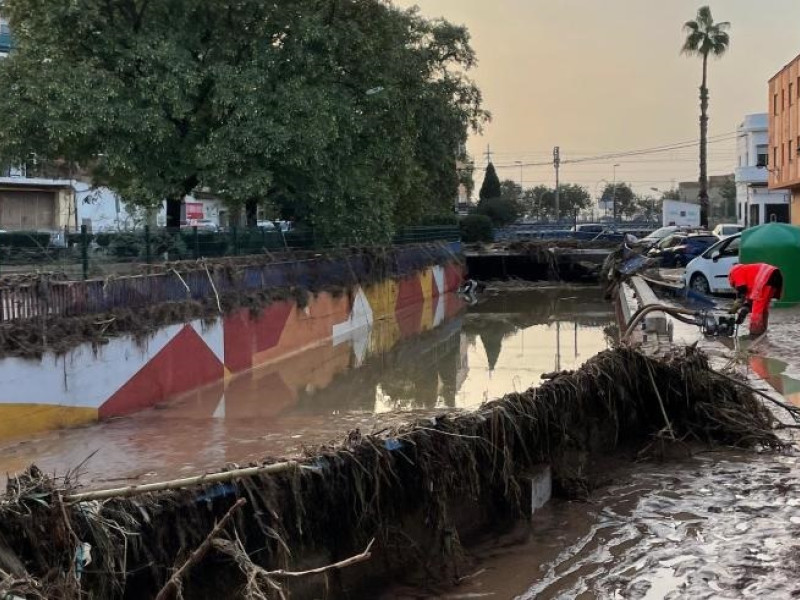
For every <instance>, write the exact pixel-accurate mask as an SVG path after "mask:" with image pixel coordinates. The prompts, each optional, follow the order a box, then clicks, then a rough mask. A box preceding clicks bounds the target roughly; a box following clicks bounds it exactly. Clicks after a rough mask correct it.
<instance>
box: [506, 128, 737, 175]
mask: <svg viewBox="0 0 800 600" xmlns="http://www.w3.org/2000/svg"><path fill="white" fill-rule="evenodd" d="M736 137H737V134H736V132H735V131H734V132H731V133H725V134H719V135H716V136H712V137H711V138H709V140H708V144H718V143H721V142H727V141H732V140H734V139H735V138H736ZM699 145H700V141H699V140H694V141H687V142H676V143H673V144H665V145H661V146H653V147H651V148H642V149H639V150H627V151H621V152H613V153H607V154H598V155H595V156H586V157H579V158H572V159H565V160H562V161H561V163H562V164H578V163H587V162H600V161H603V160H613V159H618V158H625V157H629V156H644V155H648V154H660V153H662V152H671V151H674V150H682V149H686V148H692V147H694V146H699ZM551 164H552V162H551V161H547V162H544V161H542V162H529V163H525V162H522V166H523V167H543V166H549V165H551ZM514 166H516V167H519V166H520V164H519V163H514V164H511V165H495V168H505V167H514Z"/></svg>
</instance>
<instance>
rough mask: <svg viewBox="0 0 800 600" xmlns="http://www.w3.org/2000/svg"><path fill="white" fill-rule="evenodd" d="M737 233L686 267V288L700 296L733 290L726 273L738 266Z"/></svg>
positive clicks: (738, 238) (709, 249)
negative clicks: (700, 294) (698, 293)
mask: <svg viewBox="0 0 800 600" xmlns="http://www.w3.org/2000/svg"><path fill="white" fill-rule="evenodd" d="M741 239H742V234H741V233H738V234H735V235H732V236H730V237H727V238H725V239H723V240H720V241H719V242H717V243H716V244H714V245H713V246H711V247H710V248H708V250H706V251H705V252H703V253H702V254H701V255H700V256H698V257H697V258H695V259H694V260H693V261H692V262H690V263H689V264H688V265H687V266H686V274H685V275H684V281H685V283H686V286H687V287H689V288H691V289H693V290H695V291H697V292H700V293H702V294H724V293H731V292H733V290H732V289H731V287H730V283H728V273H729V272H730V270H731V268H732V267H733V266H734V265H736V264H739V244H740V243H741Z"/></svg>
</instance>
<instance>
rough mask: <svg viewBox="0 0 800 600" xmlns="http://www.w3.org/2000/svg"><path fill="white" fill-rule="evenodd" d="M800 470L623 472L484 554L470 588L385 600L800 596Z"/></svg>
mask: <svg viewBox="0 0 800 600" xmlns="http://www.w3.org/2000/svg"><path fill="white" fill-rule="evenodd" d="M799 460H800V457H798V455H797V454H796V453H781V454H777V455H776V454H771V453H768V454H756V453H750V452H746V453H743V452H738V451H726V450H721V451H715V452H705V453H700V454H697V455H695V456H694V457H693V458H691V459H686V460H680V461H678V462H670V463H658V464H653V463H650V462H646V463H642V464H637V465H633V466H632V465H630V464H628V465H624V466H622V465H617V467H616V468H615V469H614V471H613V474H612V475H611V477H612V478H613V480H614V482H613V483H612V484H611V485H609V486H607V487H605V488H604V489H601V490H598V491H597V492H596V493H595V494H593V495H592V497H591V499H590V500H589V501H588V502H567V501H563V500H558V499H555V500H553V501H552V502H551V503H550V504H548V505H547V506H545V507H544V508H542V509H540V510H539V511H537V513H536V514H535V515H534V517H533V519H532V521H531V523H530V524H529V525H527V526H525V527H522V528H519V529H517V530H516V531H515V532H514V533H513V534H509V535H507V536H504V537H503V538H500V539H492V540H487V541H486V542H485V543H484V544H483V545H481V546H480V547H478V548H476V549H475V551H474V554H473V562H472V568H471V571H470V573H468V574H466V575H467V576H466V577H465V578H464V580H463V582H462V583H461V584H460V585H457V586H453V587H447V588H440V589H431V588H425V587H417V588H411V587H408V586H404V587H395V588H393V589H391V590H389V591H387V592H386V594H384V596H382V598H383V599H384V600H388V599H390V598H391V599H397V600H401V599H403V600H411V599H414V600H422V599H434V598H440V599H445V598H446V599H451V600H455V599H460V598H464V599H466V598H476V599H480V598H487V599H497V600H500V599H511V598H517V599H519V600H533V599H555V598H563V599H567V598H570V599H571V598H580V599H583V600H589V599H594V598H598V599H599V598H610V599H617V598H625V599H626V600H645V599H647V600H653V599H662V598H664V599H678V598H702V599H709V600H710V599H712V598H714V599H716V598H792V597H797V596H798V595H800V583H798V581H797V577H796V573H797V569H798V567H800V516H798V515H799V514H800V464H798V461H799Z"/></svg>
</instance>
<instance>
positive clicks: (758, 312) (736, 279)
mask: <svg viewBox="0 0 800 600" xmlns="http://www.w3.org/2000/svg"><path fill="white" fill-rule="evenodd" d="M728 280H729V281H730V283H731V287H732V288H733V289H735V290H736V293H737V296H738V301H740V302H742V303H743V308H742V309H741V310H740V311H739V313H738V318H737V320H736V323H737V324H738V325H741V324H742V323H743V322H744V320H745V318H746V317H747V314H748V313H750V333H751V334H752V335H761V334H762V333H764V332H765V331H766V330H767V322H768V321H769V303H770V301H771V300H772V299H773V298H780V297H781V295H782V294H783V275H782V274H781V271H780V269H778V268H777V267H773V266H772V265H768V264H766V263H754V264H751V265H735V266H734V267H733V268H732V269H731V271H730V273H728Z"/></svg>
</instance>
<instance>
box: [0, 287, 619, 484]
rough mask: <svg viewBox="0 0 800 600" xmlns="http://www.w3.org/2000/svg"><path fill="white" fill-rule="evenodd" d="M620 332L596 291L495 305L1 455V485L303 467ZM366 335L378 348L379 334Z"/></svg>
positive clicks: (457, 405)
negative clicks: (37, 477)
mask: <svg viewBox="0 0 800 600" xmlns="http://www.w3.org/2000/svg"><path fill="white" fill-rule="evenodd" d="M612 322H613V312H612V309H611V306H610V305H609V304H608V303H606V302H605V301H604V300H603V297H602V293H601V292H600V290H599V289H597V288H591V287H551V288H542V289H533V290H531V289H528V290H514V291H504V292H502V293H500V292H491V291H488V292H487V293H486V294H484V295H482V296H481V298H480V300H479V302H478V303H477V304H475V305H474V306H470V307H465V308H464V309H463V310H462V311H460V312H457V313H456V314H455V315H454V316H453V317H451V318H450V319H447V320H445V321H444V322H443V323H442V324H440V325H439V326H438V327H436V328H434V329H432V330H429V331H426V332H423V333H420V334H418V335H416V336H414V337H410V338H408V339H405V340H402V341H400V342H398V343H397V344H396V345H394V346H393V347H392V348H390V349H388V350H385V351H383V352H378V353H375V354H372V355H369V354H367V355H366V356H365V355H364V354H363V351H364V348H363V347H361V348H354V347H351V346H350V345H340V346H333V345H332V344H324V345H322V346H318V347H314V348H309V349H308V350H307V351H305V352H302V353H300V354H296V355H294V356H292V357H289V358H287V359H286V360H284V361H282V362H279V363H275V364H272V365H269V366H267V367H263V368H260V369H256V370H254V371H252V372H249V373H246V374H243V375H241V376H237V377H234V378H232V379H229V380H227V381H221V382H219V383H218V384H215V385H211V386H208V387H206V388H203V389H201V390H197V391H195V392H192V393H190V394H187V395H185V396H183V397H179V398H175V399H173V400H172V401H170V402H167V403H165V404H163V405H161V406H159V407H157V408H155V409H152V410H148V411H144V412H141V413H138V414H136V415H132V416H130V417H125V418H120V419H116V420H112V421H107V422H104V423H100V424H97V425H93V426H89V427H85V428H81V429H73V430H64V431H59V432H54V433H50V434H45V435H41V436H38V437H35V438H33V439H30V440H25V441H21V442H15V443H10V444H8V445H7V446H6V447H5V448H0V473H12V474H13V473H14V472H18V471H20V470H22V469H24V468H25V467H27V466H28V465H30V464H32V463H35V464H37V466H39V467H40V468H42V469H43V470H45V471H47V472H51V473H56V474H58V475H63V474H64V473H65V472H66V471H67V470H68V469H72V468H74V467H76V466H77V465H79V464H82V468H81V471H82V473H83V475H82V477H81V481H82V482H83V483H84V484H90V485H93V486H103V485H109V484H112V485H117V484H123V483H143V482H146V481H154V480H160V479H163V478H169V477H175V476H188V475H194V474H198V473H202V472H204V471H206V470H212V469H219V468H221V467H222V466H225V465H227V464H231V463H235V464H238V465H244V464H248V463H250V462H252V461H260V460H263V459H264V458H265V457H290V456H297V455H300V454H302V452H303V451H304V449H305V448H306V447H313V446H316V445H320V444H325V443H328V442H330V441H332V440H337V441H340V440H342V439H344V437H345V435H346V434H347V433H348V432H349V431H351V430H353V429H355V428H359V429H360V430H361V431H364V432H368V431H374V430H377V429H380V428H383V427H385V426H387V425H391V424H395V423H398V422H401V421H406V420H408V419H413V418H416V417H419V416H425V415H430V414H431V413H433V412H442V411H450V410H460V409H469V408H474V407H477V406H478V405H480V404H481V403H482V402H484V401H485V400H488V399H493V398H496V397H499V396H502V395H503V394H505V393H508V392H512V391H515V390H524V389H527V388H529V387H531V386H533V385H538V384H539V383H540V376H541V374H542V373H547V372H552V371H554V370H559V369H571V368H574V367H576V366H578V365H580V364H581V363H582V362H584V361H585V360H587V359H588V358H590V357H591V356H593V355H594V354H596V353H597V352H599V351H601V350H603V349H605V348H606V347H607V346H608V344H609V341H610V338H609V335H610V331H611V329H612V327H611V326H612ZM370 335H371V336H372V337H373V338H379V337H380V336H381V335H382V332H381V330H380V327H376V328H375V330H373V331H371V332H370ZM372 341H378V340H377V339H375V340H372ZM368 346H369V347H370V348H375V347H380V344H378V343H370V344H368ZM84 461H85V462H84Z"/></svg>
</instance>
